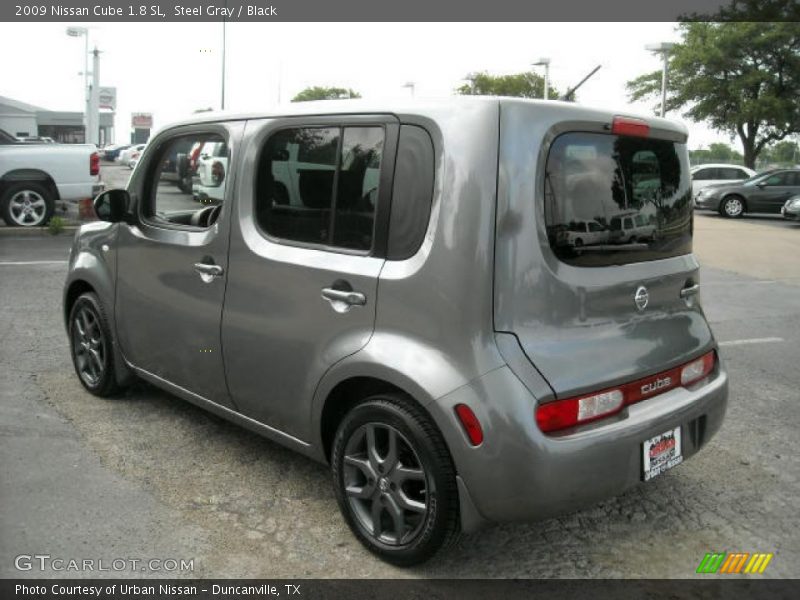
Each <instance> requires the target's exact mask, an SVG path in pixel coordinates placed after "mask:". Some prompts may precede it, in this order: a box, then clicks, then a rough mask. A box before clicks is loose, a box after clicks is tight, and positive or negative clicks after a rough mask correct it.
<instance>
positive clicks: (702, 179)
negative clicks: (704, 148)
mask: <svg viewBox="0 0 800 600" xmlns="http://www.w3.org/2000/svg"><path fill="white" fill-rule="evenodd" d="M755 174H756V172H755V171H754V170H753V169H749V168H747V167H743V166H741V165H728V164H724V163H713V164H705V165H696V166H694V167H692V198H696V197H697V195H698V194H699V193H700V190H702V189H703V188H705V187H708V186H709V185H717V184H729V183H733V182H735V181H744V180H745V179H750V178H751V177H753V176H754V175H755Z"/></svg>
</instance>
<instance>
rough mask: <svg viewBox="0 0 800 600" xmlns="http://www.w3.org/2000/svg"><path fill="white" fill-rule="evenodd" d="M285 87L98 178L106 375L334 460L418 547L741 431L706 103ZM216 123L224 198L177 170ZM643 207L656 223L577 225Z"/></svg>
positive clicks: (96, 358)
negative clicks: (698, 171)
mask: <svg viewBox="0 0 800 600" xmlns="http://www.w3.org/2000/svg"><path fill="white" fill-rule="evenodd" d="M281 110H282V111H283V112H276V113H271V114H260V115H244V116H238V117H233V116H225V117H214V116H209V115H203V116H201V117H199V118H197V119H195V120H192V121H189V122H186V123H182V124H178V125H175V126H172V127H169V128H167V129H165V130H163V131H162V132H161V133H159V134H158V135H157V136H156V137H155V138H154V139H153V140H152V141H151V143H150V144H148V146H147V149H146V150H145V152H144V154H143V156H142V158H141V160H140V162H139V164H138V166H137V167H136V169H135V171H134V173H133V175H132V177H131V181H130V184H129V185H128V188H127V190H110V191H107V192H105V193H103V194H101V195H100V196H98V197H97V199H96V200H95V209H96V212H97V215H98V216H99V218H100V219H101V220H102V221H101V222H97V223H92V224H87V225H84V226H83V227H82V228H81V230H80V231H79V232H78V234H77V236H76V238H75V242H74V245H73V248H72V252H71V256H70V263H69V275H68V278H67V281H66V285H65V288H64V317H65V320H66V325H67V329H68V333H69V339H70V342H71V346H72V356H73V358H74V363H75V370H76V372H77V374H78V377H79V378H80V381H81V383H82V384H83V385H84V386H85V387H86V389H88V390H89V391H90V392H92V393H94V394H97V395H100V396H108V395H111V394H114V393H116V392H118V391H119V390H120V389H121V388H122V387H123V386H125V385H127V384H128V383H130V382H131V381H132V379H133V378H134V377H140V378H142V379H144V380H146V381H148V382H150V383H152V384H154V385H156V386H158V387H160V388H163V389H165V390H167V391H169V392H172V393H173V394H175V395H177V396H180V397H181V398H184V399H186V400H188V401H189V402H193V403H195V404H197V405H199V406H201V407H203V408H205V409H207V410H209V411H211V412H213V413H216V414H218V415H221V416H223V417H225V418H227V419H230V420H232V421H234V422H237V423H239V424H241V425H243V426H244V427H247V428H249V429H252V430H254V431H256V432H258V433H260V434H262V435H264V436H266V437H268V438H270V439H272V440H275V441H277V442H279V443H281V444H284V445H286V446H288V447H290V448H293V449H295V450H297V451H299V452H301V453H303V454H305V455H307V456H309V457H311V458H313V459H316V460H319V461H324V462H327V463H329V464H330V466H331V471H332V478H333V486H334V491H335V493H336V497H337V499H338V502H339V505H340V507H341V510H342V514H343V515H344V518H345V520H346V521H347V524H348V525H349V526H350V528H351V529H352V531H353V533H354V534H355V535H356V536H357V538H358V539H359V540H360V541H361V542H362V543H363V544H364V545H365V546H366V547H367V548H369V549H370V550H371V551H373V552H374V553H376V554H377V555H379V556H381V557H382V558H383V559H385V560H387V561H390V562H392V563H395V564H398V565H410V564H414V563H418V562H421V561H423V560H426V559H427V558H429V557H431V556H432V555H433V554H434V553H435V552H436V551H437V550H439V549H440V548H442V547H443V546H445V545H447V544H448V543H450V542H452V540H454V539H455V538H456V536H457V534H458V532H459V531H473V530H476V529H478V528H479V527H481V526H482V525H484V524H486V523H491V522H502V521H517V520H526V519H527V520H529V519H539V518H543V517H547V516H551V515H554V514H557V513H564V512H566V511H573V510H575V509H577V508H579V507H582V506H586V505H587V504H591V503H593V502H596V501H598V500H600V499H603V498H605V497H608V496H609V495H613V494H618V493H620V492H621V491H623V490H625V489H626V488H628V487H630V486H633V485H635V484H637V483H638V482H640V481H648V480H650V479H652V478H653V477H656V476H659V475H661V474H662V473H664V472H665V471H666V470H668V469H670V468H672V467H674V466H676V465H678V464H680V463H681V462H682V461H683V460H685V459H686V458H689V457H690V456H692V455H693V454H695V453H696V452H697V451H698V450H699V449H700V448H701V447H702V446H703V445H704V444H706V443H707V442H708V440H709V439H710V438H711V436H712V435H713V434H714V433H715V432H716V431H717V430H718V429H719V427H720V424H721V422H722V419H723V416H724V413H725V407H726V402H727V376H726V374H725V372H724V370H723V369H722V365H721V364H720V361H719V357H718V355H717V352H716V343H715V340H714V337H713V335H712V333H711V330H710V329H709V326H708V323H707V322H706V319H705V317H704V315H703V311H702V309H701V308H700V305H699V296H698V289H699V283H698V263H697V260H696V259H695V257H694V255H693V254H692V247H691V243H692V201H691V200H692V198H691V179H690V175H689V163H688V158H687V151H686V131H685V129H684V128H683V127H682V126H680V125H677V124H675V123H672V122H669V121H665V120H662V119H656V118H650V119H647V120H642V119H635V118H630V117H621V116H616V115H614V114H613V113H608V112H602V111H596V110H590V109H587V108H584V107H580V106H576V105H573V104H564V103H559V102H532V101H521V100H512V99H488V98H477V99H476V98H464V99H458V100H456V99H452V100H446V101H442V102H439V103H425V104H418V103H411V104H408V105H392V106H387V105H381V106H371V105H369V104H364V103H361V102H360V101H352V100H349V101H345V102H344V103H336V102H326V103H303V104H302V105H297V106H291V107H286V108H283V109H281ZM198 143H203V144H207V143H217V144H222V145H224V147H225V156H224V157H220V160H217V161H215V162H214V164H213V165H212V172H211V173H210V176H209V177H208V179H207V181H204V182H203V185H204V186H206V187H209V186H210V187H214V188H216V189H214V190H213V193H212V192H209V193H207V194H206V195H205V196H204V197H203V198H201V199H198V198H196V197H195V196H193V195H192V193H191V192H189V193H186V192H184V191H181V190H180V189H178V188H177V187H176V186H175V185H174V182H171V181H170V180H169V178H168V177H166V178H165V177H164V176H162V173H163V172H164V170H165V161H166V160H167V157H169V156H171V154H172V149H173V147H174V146H175V145H180V146H181V147H189V146H192V145H195V144H198ZM195 177H197V175H195ZM195 183H197V182H195ZM184 187H185V186H184ZM195 187H196V186H195ZM620 215H624V216H625V217H630V216H631V215H633V216H634V218H636V219H638V221H642V222H645V223H647V224H648V227H652V230H653V233H652V235H648V236H638V235H637V236H630V237H629V238H626V239H624V240H616V241H615V242H614V243H612V242H611V241H610V240H608V239H607V237H606V236H595V237H593V238H591V237H587V239H585V240H582V243H581V244H580V245H579V244H577V242H576V236H572V235H565V232H570V231H574V230H575V229H576V227H577V225H578V224H580V223H596V224H598V226H599V227H600V228H601V229H602V230H608V229H611V224H612V223H613V222H614V220H615V219H617V220H618V219H619V217H620Z"/></svg>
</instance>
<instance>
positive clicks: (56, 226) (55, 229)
mask: <svg viewBox="0 0 800 600" xmlns="http://www.w3.org/2000/svg"><path fill="white" fill-rule="evenodd" d="M65 224H66V221H64V219H62V218H61V217H53V218H52V219H50V222H49V223H48V224H47V231H49V232H50V235H58V234H59V233H61V232H63V231H64V225H65Z"/></svg>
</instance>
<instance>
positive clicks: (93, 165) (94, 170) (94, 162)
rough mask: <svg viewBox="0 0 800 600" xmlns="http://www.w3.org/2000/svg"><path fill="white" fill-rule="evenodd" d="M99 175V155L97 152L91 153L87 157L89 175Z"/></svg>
mask: <svg viewBox="0 0 800 600" xmlns="http://www.w3.org/2000/svg"><path fill="white" fill-rule="evenodd" d="M99 174H100V155H99V154H98V153H97V152H92V153H91V154H90V155H89V175H99Z"/></svg>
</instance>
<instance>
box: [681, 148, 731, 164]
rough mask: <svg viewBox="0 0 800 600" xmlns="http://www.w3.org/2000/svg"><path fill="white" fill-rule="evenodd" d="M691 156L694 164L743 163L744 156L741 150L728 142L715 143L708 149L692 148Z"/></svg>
mask: <svg viewBox="0 0 800 600" xmlns="http://www.w3.org/2000/svg"><path fill="white" fill-rule="evenodd" d="M689 158H690V159H691V161H692V164H693V165H700V164H704V163H730V164H742V162H743V157H742V154H741V153H740V152H737V151H736V150H734V149H733V148H731V147H730V146H729V145H728V144H722V143H714V144H711V145H710V146H709V147H708V149H707V150H703V149H701V150H691V151H689Z"/></svg>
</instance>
